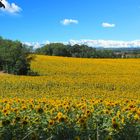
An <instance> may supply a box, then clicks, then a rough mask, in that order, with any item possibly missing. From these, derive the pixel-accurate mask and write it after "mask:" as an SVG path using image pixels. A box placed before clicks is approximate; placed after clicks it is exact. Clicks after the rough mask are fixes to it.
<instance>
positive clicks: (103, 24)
mask: <svg viewBox="0 0 140 140" xmlns="http://www.w3.org/2000/svg"><path fill="white" fill-rule="evenodd" d="M115 26H116V25H115V24H111V23H107V22H103V23H102V27H104V28H113V27H115Z"/></svg>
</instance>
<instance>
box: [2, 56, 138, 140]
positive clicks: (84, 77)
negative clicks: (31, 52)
mask: <svg viewBox="0 0 140 140" xmlns="http://www.w3.org/2000/svg"><path fill="white" fill-rule="evenodd" d="M31 67H32V70H33V71H36V72H38V73H39V76H15V75H9V74H2V73H1V74H0V140H139V139H140V59H84V58H66V57H65V58H64V57H56V56H43V55H37V56H36V57H35V60H34V61H32V64H31Z"/></svg>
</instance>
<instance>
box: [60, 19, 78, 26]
mask: <svg viewBox="0 0 140 140" xmlns="http://www.w3.org/2000/svg"><path fill="white" fill-rule="evenodd" d="M61 23H62V24H63V25H70V24H78V23H79V21H78V20H75V19H64V20H62V21H61Z"/></svg>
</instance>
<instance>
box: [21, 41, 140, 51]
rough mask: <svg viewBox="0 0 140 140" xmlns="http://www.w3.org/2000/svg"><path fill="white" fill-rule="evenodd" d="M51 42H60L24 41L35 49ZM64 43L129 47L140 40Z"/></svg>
mask: <svg viewBox="0 0 140 140" xmlns="http://www.w3.org/2000/svg"><path fill="white" fill-rule="evenodd" d="M50 43H58V42H50V41H43V42H42V43H39V42H23V44H26V45H28V46H33V48H34V49H37V48H40V47H42V46H43V45H46V44H50ZM59 43H63V44H70V45H72V46H73V45H75V44H79V45H82V44H85V45H87V46H89V47H95V48H98V47H103V48H129V47H133V48H135V47H140V40H133V41H119V40H118V41H116V40H87V39H84V40H70V41H69V42H60V41H59Z"/></svg>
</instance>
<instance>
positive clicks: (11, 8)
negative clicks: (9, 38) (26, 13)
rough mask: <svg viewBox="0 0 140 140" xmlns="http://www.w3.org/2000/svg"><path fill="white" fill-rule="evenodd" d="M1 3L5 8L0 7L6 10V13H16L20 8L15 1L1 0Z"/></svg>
mask: <svg viewBox="0 0 140 140" xmlns="http://www.w3.org/2000/svg"><path fill="white" fill-rule="evenodd" d="M2 3H3V4H4V5H5V9H3V8H2V9H1V10H2V11H3V12H8V13H11V14H17V13H19V12H20V11H21V10H22V9H21V8H20V7H19V6H18V5H16V4H15V3H9V2H8V1H7V0H3V1H2Z"/></svg>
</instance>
